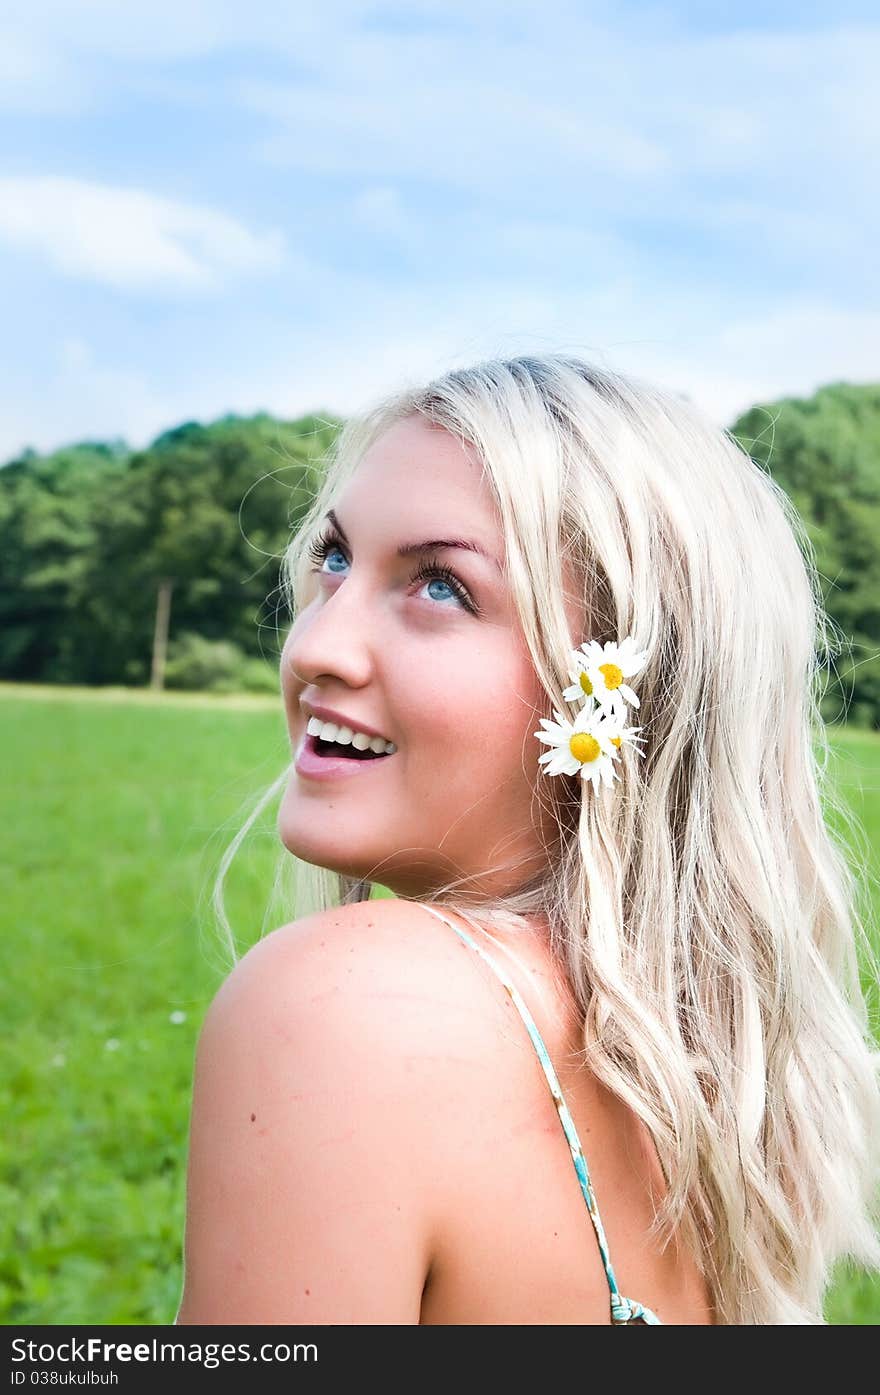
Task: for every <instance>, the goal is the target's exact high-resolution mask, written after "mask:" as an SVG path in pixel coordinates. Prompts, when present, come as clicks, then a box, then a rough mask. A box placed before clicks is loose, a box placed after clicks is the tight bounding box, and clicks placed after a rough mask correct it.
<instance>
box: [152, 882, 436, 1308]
mask: <svg viewBox="0 0 880 1395" xmlns="http://www.w3.org/2000/svg"><path fill="white" fill-rule="evenodd" d="M371 916H372V917H373V920H374V921H375V919H376V913H375V910H372V911H371V909H370V907H369V906H368V905H366V906H357V907H356V906H351V907H345V908H342V910H341V911H334V912H327V913H320V914H318V915H316V916H310V917H307V918H306V919H305V920H303V921H299V922H296V923H295V924H294V925H293V926H289V927H284V929H283V930H280V931H276V932H274V934H273V935H270V936H268V937H267V938H266V939H265V940H263V941H261V942H260V943H259V944H257V945H256V946H255V947H254V948H253V949H252V950H251V951H250V952H249V953H248V954H247V955H246V956H245V958H244V959H243V960H242V961H241V962H240V963H239V964H238V965H237V966H236V968H235V969H234V970H233V972H232V973H231V974H230V976H229V978H228V979H227V980H226V982H225V983H224V984H223V986H222V987H221V989H220V991H219V992H218V994H217V996H216V997H215V999H214V1001H213V1003H212V1004H211V1007H210V1009H209V1011H208V1015H207V1017H206V1019H205V1022H204V1025H203V1027H202V1031H201V1035H200V1038H199V1044H198V1049H197V1053H196V1068H195V1077H194V1088H193V1105H192V1119H191V1128H190V1148H189V1162H188V1173H187V1217H186V1237H185V1280H184V1287H183V1295H182V1298H181V1305H180V1310H179V1312H178V1314H177V1318H176V1322H177V1323H179V1324H186V1323H212V1324H219V1323H250V1324H260V1323H268V1324H286V1323H292V1324H298V1323H337V1324H363V1323H413V1324H415V1323H418V1321H419V1312H420V1303H421V1295H422V1290H423V1287H424V1283H425V1278H426V1275H427V1272H428V1269H429V1267H430V1262H431V1244H432V1241H431V1224H430V1220H429V1215H428V1210H429V1208H428V1206H427V1205H426V1178H428V1177H429V1176H430V1145H429V1143H428V1135H427V1134H426V1132H425V1131H424V1130H422V1129H420V1127H419V1118H420V1116H421V1114H422V1113H423V1112H424V1111H423V1110H422V1109H421V1108H420V1106H421V1103H422V1101H421V1099H420V1090H421V1088H422V1085H423V1083H424V1082H423V1081H422V1080H421V1078H420V1074H419V1071H418V1069H417V1066H416V1068H414V1062H417V1061H418V1057H419V1054H420V1046H419V1040H420V1039H422V1040H424V1038H425V1035H426V1025H425V1024H426V1021H430V1010H429V1009H430V1005H429V1003H427V1002H426V1001H425V1000H424V997H423V995H422V992H420V990H419V987H418V983H417V982H416V983H415V984H413V983H410V982H408V983H407V985H406V986H407V988H408V989H411V991H409V992H407V991H403V992H400V991H395V982H394V978H395V974H396V975H397V977H398V981H397V989H399V987H400V983H399V976H400V973H401V955H400V952H399V944H396V943H395V942H394V934H392V935H391V936H390V937H389V936H388V935H387V934H386V935H383V933H381V931H380V933H379V934H378V936H377V937H376V938H375V939H370V938H369V935H370V934H371V933H372V932H371V931H370V930H369V928H368V927H369V926H370V924H371V922H370V917H371ZM391 918H392V919H393V918H394V913H393V912H392V913H391ZM404 968H405V964H404ZM417 977H418V975H417ZM389 983H390V989H389ZM395 999H396V1001H394V1000H395Z"/></svg>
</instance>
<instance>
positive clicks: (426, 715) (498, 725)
mask: <svg viewBox="0 0 880 1395" xmlns="http://www.w3.org/2000/svg"><path fill="white" fill-rule="evenodd" d="M411 691H413V689H411ZM418 692H419V695H420V702H419V704H418V705H417V704H416V703H413V707H412V712H411V714H410V715H409V716H408V718H407V726H408V727H409V728H410V729H411V730H413V731H415V732H416V733H417V734H419V735H420V736H423V737H424V738H425V739H424V740H417V741H415V742H414V743H413V749H414V751H417V752H418V755H419V758H420V759H427V760H429V761H430V762H431V763H432V764H433V765H434V766H435V767H436V769H437V771H438V772H442V773H443V775H444V778H447V770H446V769H444V762H446V761H451V760H453V759H454V762H455V764H454V767H452V769H450V771H449V774H450V775H451V776H452V778H454V774H453V771H455V770H457V771H462V770H463V769H464V768H465V767H468V768H469V778H474V772H473V764H474V762H480V763H482V765H483V767H484V770H485V774H484V776H482V777H481V778H480V783H481V784H485V783H487V781H488V780H489V779H490V778H494V777H496V776H497V777H498V779H501V778H504V777H505V776H506V775H509V773H510V769H511V767H515V768H516V769H520V768H521V767H522V766H526V768H528V762H527V757H528V755H529V752H530V747H531V745H534V746H535V747H536V748H537V747H538V744H539V743H538V742H537V741H535V740H534V738H533V737H532V736H531V733H532V732H533V731H535V730H536V729H537V728H538V722H537V718H536V716H535V711H536V708H537V707H540V701H541V700H540V685H539V684H538V681H537V678H536V675H535V670H534V665H533V663H532V660H531V655H530V654H529V653H528V651H525V652H524V653H523V652H520V651H518V650H516V651H512V650H511V646H510V643H509V637H508V642H507V643H505V644H504V645H499V646H497V647H495V648H493V647H491V646H487V647H485V648H481V649H480V650H478V651H476V652H475V650H474V648H473V646H469V647H468V648H467V650H466V651H464V650H463V651H462V653H461V654H460V655H459V656H456V657H455V658H448V659H447V660H446V661H445V662H444V663H443V665H442V666H441V667H438V669H437V670H436V671H433V672H432V673H431V675H430V677H429V679H428V680H425V679H424V678H423V679H422V680H421V681H420V682H419V684H418ZM540 711H541V712H542V711H543V707H541V708H540ZM541 749H543V748H541ZM539 754H540V750H536V751H535V756H536V757H537V755H539Z"/></svg>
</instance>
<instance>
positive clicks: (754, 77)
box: [0, 0, 880, 460]
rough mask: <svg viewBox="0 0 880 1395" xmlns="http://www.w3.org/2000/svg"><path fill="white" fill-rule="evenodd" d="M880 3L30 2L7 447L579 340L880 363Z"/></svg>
mask: <svg viewBox="0 0 880 1395" xmlns="http://www.w3.org/2000/svg"><path fill="white" fill-rule="evenodd" d="M878 72H880V15H878V9H877V5H876V0H871V3H870V4H869V3H848V0H840V3H838V4H836V6H835V7H834V8H833V10H832V7H831V6H830V5H828V4H827V3H823V4H822V5H819V4H813V3H810V2H809V0H806V2H805V3H799V4H795V3H778V4H773V3H768V4H764V5H758V4H756V3H752V0H745V3H740V4H739V5H738V6H737V7H735V8H734V9H733V10H731V8H730V7H729V6H728V5H726V4H725V5H722V4H720V3H714V2H713V3H706V4H702V5H701V4H698V3H693V4H684V3H679V2H678V0H671V3H667V4H643V3H626V0H623V3H614V4H611V3H607V4H592V3H582V4H574V3H565V0H543V3H542V4H541V5H535V4H534V3H528V4H526V3H519V0H507V3H500V2H498V0H469V2H468V3H463V2H462V0H448V3H444V4H439V3H437V4H435V3H431V2H430V0H413V2H412V3H406V4H403V3H396V4H367V3H359V2H358V0H324V2H323V3H320V4H314V5H311V4H301V3H295V0H291V2H290V3H287V4H285V3H263V0H251V3H250V4H247V5H245V4H242V3H240V2H239V3H231V0H222V2H221V3H207V0H205V3H199V0H194V3H186V0H174V3H170V0H150V3H149V4H146V3H141V0H125V2H124V3H121V4H120V3H119V0H26V2H25V3H23V2H22V0H4V3H3V5H2V7H0V306H2V315H3V326H4V333H3V335H2V338H0V373H2V377H0V404H2V410H0V460H5V459H7V458H9V457H10V456H11V455H13V454H14V453H15V452H17V451H18V450H20V449H21V448H22V447H23V446H25V445H31V446H34V447H36V448H37V449H51V448H53V447H55V446H58V445H60V444H63V443H67V442H70V441H74V440H81V439H86V438H91V439H94V438H102V439H106V438H109V437H113V436H123V437H125V438H126V439H127V440H128V441H129V442H130V443H131V444H132V445H135V446H139V445H143V444H145V443H146V441H147V440H149V439H150V438H151V437H152V436H154V435H155V434H156V433H157V432H159V431H161V430H163V429H165V428H167V427H169V426H172V425H175V424H177V423H178V422H180V421H183V420H187V419H192V418H199V419H202V420H208V419H211V418H213V417H216V416H219V415H221V414H222V413H224V412H227V411H235V412H241V413H250V412H253V411H257V410H261V409H265V410H268V411H272V412H277V413H279V414H282V415H287V416H293V415H298V414H300V413H302V412H305V411H311V410H317V411H322V410H324V411H331V412H340V413H347V412H352V411H357V410H358V409H359V408H361V407H364V406H366V405H368V404H369V403H370V402H372V400H373V399H374V398H375V397H377V396H378V395H380V394H382V393H384V392H387V391H391V390H393V389H394V388H396V387H398V386H402V385H403V384H404V383H411V382H416V381H420V380H422V379H424V378H426V377H428V376H431V375H433V374H435V373H438V372H441V371H443V370H444V369H445V368H447V367H449V366H451V365H453V364H457V363H466V362H470V361H473V360H475V359H477V358H482V357H485V356H488V355H491V354H498V353H500V354H512V353H517V352H521V351H523V350H536V349H561V350H568V351H576V352H580V353H582V354H583V355H584V356H586V357H591V358H594V359H596V360H597V361H598V362H600V363H602V364H603V365H605V366H607V367H611V368H615V369H618V370H620V371H623V372H630V373H633V374H635V375H637V376H641V377H645V378H648V379H650V380H652V381H655V382H658V383H662V384H663V385H666V386H668V387H671V388H673V389H674V390H676V391H678V392H683V393H687V394H688V395H689V396H690V397H691V398H692V399H693V400H694V401H695V402H697V403H698V404H699V405H700V406H702V407H703V408H704V409H705V410H706V411H707V412H708V413H709V414H710V415H711V416H712V417H713V418H714V419H715V420H717V421H719V422H721V423H723V424H729V422H730V421H732V419H733V418H734V416H735V415H736V413H737V412H738V411H739V410H741V409H742V408H743V407H745V406H748V405H749V404H750V403H752V402H754V401H757V400H771V399H773V398H775V397H778V396H781V395H783V394H798V395H800V394H809V393H810V392H812V391H813V390H814V389H815V388H816V387H817V386H819V385H821V384H822V383H826V382H833V381H838V380H840V379H848V380H850V381H854V382H867V381H877V380H878V379H880V278H878V272H877V247H878V245H880V216H878V212H880V190H878V185H880V181H878V179H877V148H878V139H877V137H878V130H880V122H878V116H880V98H878V78H877V74H878Z"/></svg>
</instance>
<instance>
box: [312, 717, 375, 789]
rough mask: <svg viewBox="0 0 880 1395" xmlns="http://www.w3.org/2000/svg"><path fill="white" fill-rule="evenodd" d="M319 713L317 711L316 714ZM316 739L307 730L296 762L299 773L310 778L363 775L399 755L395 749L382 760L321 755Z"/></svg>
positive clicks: (329, 778) (321, 778) (326, 778)
mask: <svg viewBox="0 0 880 1395" xmlns="http://www.w3.org/2000/svg"><path fill="white" fill-rule="evenodd" d="M318 715H319V714H318V713H315V716H318ZM327 720H328V721H329V720H330V719H329V718H328V719H327ZM376 735H377V736H378V735H379V733H378V732H377V733H376ZM315 741H316V738H315V737H314V736H309V733H308V732H305V733H304V735H303V739H302V741H301V742H300V744H299V747H298V749H297V753H296V760H295V762H294V768H295V770H296V773H297V775H303V776H305V778H306V779H309V780H339V779H344V778H345V776H346V775H362V774H363V773H364V771H365V770H376V769H377V767H378V766H381V765H385V764H386V763H387V762H388V761H389V760H393V759H394V756H395V755H397V752H396V751H395V752H394V754H393V755H390V756H384V757H382V759H380V760H356V759H353V758H352V757H351V756H319V755H318V754H317V752H316V751H315Z"/></svg>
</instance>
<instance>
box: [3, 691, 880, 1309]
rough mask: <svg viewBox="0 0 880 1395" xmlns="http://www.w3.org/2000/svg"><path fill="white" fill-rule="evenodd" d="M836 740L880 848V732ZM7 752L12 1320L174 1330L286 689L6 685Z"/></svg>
mask: <svg viewBox="0 0 880 1395" xmlns="http://www.w3.org/2000/svg"><path fill="white" fill-rule="evenodd" d="M835 745H836V746H837V748H838V749H839V751H840V755H841V768H842V772H843V775H842V786H843V788H844V790H845V792H846V794H847V799H848V802H849V803H850V804H851V806H852V807H853V809H854V811H855V813H856V814H857V815H858V817H859V818H860V819H861V820H862V822H863V824H864V827H865V831H866V833H867V835H868V838H869V839H870V842H871V846H872V847H876V846H877V836H878V833H880V737H875V736H872V735H870V734H862V733H854V732H840V733H836V734H835ZM0 748H2V752H3V773H4V778H3V780H2V788H0V813H2V828H3V854H2V861H3V894H2V899H0V945H2V960H3V962H2V983H3V989H2V992H3V1020H4V1027H5V1030H4V1032H3V1040H2V1047H0V1051H2V1069H0V1101H2V1112H3V1119H4V1128H3V1131H2V1137H0V1215H2V1220H0V1321H2V1322H3V1323H4V1324H7V1325H8V1324H37V1323H48V1324H56V1323H86V1322H87V1323H94V1324H101V1323H169V1322H172V1321H173V1319H174V1316H175V1313H176V1311H177V1306H178V1301H179V1297H180V1288H181V1280H182V1238H183V1225H184V1200H185V1165H186V1147H187V1134H188V1126H189V1107H190V1090H191V1085H192V1068H193V1055H194V1049H195V1042H196V1038H197V1035H198V1030H199V1027H200V1024H201V1021H202V1018H203V1016H204V1013H205V1011H206V1009H207V1006H208V1004H209V1002H210V1000H211V998H212V996H213V994H214V992H215V991H216V988H217V986H218V984H219V982H220V980H221V978H222V977H223V974H224V972H225V970H224V968H223V965H222V960H221V954H220V950H219V947H218V945H217V943H216V941H215V939H214V932H213V930H212V920H211V916H210V909H209V906H208V903H207V893H208V892H209V890H210V885H211V882H212V879H213V874H214V871H215V869H216V865H217V861H218V859H219V857H220V854H221V852H222V850H223V848H224V847H225V846H226V844H227V842H228V841H229V839H230V838H231V836H232V833H233V832H234V831H235V830H236V829H237V828H238V826H239V824H240V823H241V822H242V821H243V817H244V812H245V808H246V805H247V803H248V800H249V799H250V798H251V797H252V796H253V795H254V794H255V793H256V792H257V791H258V790H262V789H263V788H265V787H266V786H268V785H269V784H270V783H271V781H272V780H273V779H274V778H275V776H276V775H277V774H279V773H280V771H281V770H282V768H283V767H284V765H285V764H286V762H287V760H288V757H289V748H288V742H287V731H286V727H285V723H284V718H283V714H282V711H281V705H280V699H279V700H274V699H269V700H268V701H267V700H264V699H243V700H241V701H239V700H236V699H224V698H217V699H211V698H205V699H198V698H194V699H190V698H186V697H184V696H182V695H181V696H174V697H172V696H170V695H166V696H162V697H152V696H151V695H149V694H146V693H144V694H138V693H127V692H125V691H124V690H113V691H107V690H104V691H103V692H89V691H87V690H82V689H78V690H77V689H37V688H27V689H26V688H24V687H23V686H20V685H12V684H5V685H4V684H0ZM275 807H276V806H275V805H274V804H273V806H272V808H271V809H269V810H268V811H266V813H265V815H264V816H261V819H260V821H259V822H258V823H257V824H256V825H255V827H254V828H253V829H252V830H251V834H250V836H249V838H248V840H247V842H246V844H245V845H244V847H243V849H242V850H241V852H240V854H239V856H238V857H237V858H236V860H235V862H234V863H233V866H232V869H231V871H230V873H229V876H228V879H227V907H228V912H229V915H230V919H231V920H232V923H233V925H234V927H235V928H236V931H237V932H238V934H239V948H240V949H241V950H243V949H244V948H246V947H247V945H248V944H249V943H252V942H253V941H255V940H256V939H258V938H259V936H260V934H261V933H262V930H263V928H265V929H272V928H274V925H269V926H266V927H263V925H262V919H263V913H264V910H265V908H266V904H267V900H268V894H269V889H270V887H271V882H272V875H273V872H274V867H275V862H276V857H277V854H278V851H279V844H278V840H277V835H276V832H275V827H274V817H275ZM873 870H874V872H875V874H876V871H877V869H876V867H874V869H873ZM279 923H280V922H279ZM827 1316H828V1319H829V1321H830V1322H832V1323H836V1324H843V1323H859V1324H874V1323H876V1322H878V1321H880V1280H878V1278H877V1277H875V1276H870V1277H869V1276H864V1275H860V1274H858V1273H856V1274H846V1275H845V1274H841V1276H840V1278H839V1280H838V1282H837V1283H836V1284H835V1285H834V1287H833V1289H832V1290H831V1292H830V1295H829V1300H828V1305H827Z"/></svg>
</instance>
